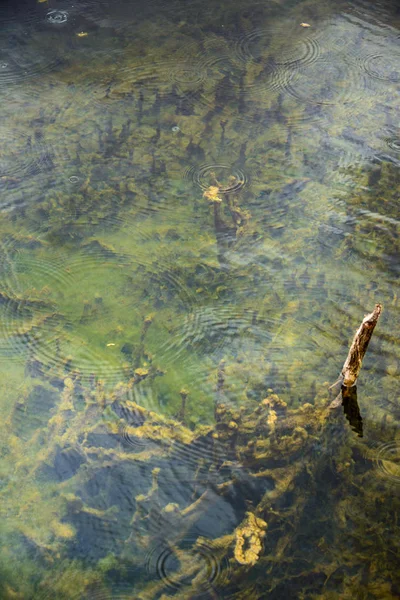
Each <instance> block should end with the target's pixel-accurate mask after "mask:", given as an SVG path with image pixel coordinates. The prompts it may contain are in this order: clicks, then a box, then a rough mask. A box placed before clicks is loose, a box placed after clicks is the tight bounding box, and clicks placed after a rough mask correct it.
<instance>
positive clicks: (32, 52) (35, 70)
mask: <svg viewBox="0 0 400 600" xmlns="http://www.w3.org/2000/svg"><path fill="white" fill-rule="evenodd" d="M15 38H16V39H15V40H14V43H13V44H12V45H9V44H7V43H6V42H4V41H3V43H2V44H1V42H0V44H1V46H0V89H1V88H3V89H4V88H6V87H7V86H9V85H11V84H14V83H15V84H17V83H19V82H22V81H27V80H29V79H33V78H39V77H43V76H45V75H47V74H49V73H51V72H54V71H57V70H58V69H59V68H60V67H61V65H62V64H63V61H62V58H61V56H60V55H59V53H58V52H57V51H54V48H53V49H50V48H49V47H46V44H45V43H41V44H39V43H36V42H33V41H31V40H30V41H29V42H28V41H27V40H26V39H24V37H23V36H21V34H18V35H17V34H16V35H15ZM2 91H3V90H2Z"/></svg>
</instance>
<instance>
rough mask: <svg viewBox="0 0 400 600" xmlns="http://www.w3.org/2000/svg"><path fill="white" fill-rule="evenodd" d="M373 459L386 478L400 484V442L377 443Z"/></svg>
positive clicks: (380, 472)
mask: <svg viewBox="0 0 400 600" xmlns="http://www.w3.org/2000/svg"><path fill="white" fill-rule="evenodd" d="M373 460H374V462H375V465H376V468H377V470H378V472H379V474H380V475H381V476H382V477H384V478H385V479H387V480H389V481H391V482H392V483H395V484H397V485H400V443H399V442H396V441H394V440H393V441H392V442H385V443H383V444H377V445H376V446H375V448H374V451H373Z"/></svg>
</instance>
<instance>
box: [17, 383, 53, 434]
mask: <svg viewBox="0 0 400 600" xmlns="http://www.w3.org/2000/svg"><path fill="white" fill-rule="evenodd" d="M22 393H23V392H22V390H21V398H20V400H19V401H18V403H17V404H16V405H15V407H14V410H13V413H12V418H11V422H12V427H13V431H14V432H15V434H16V435H17V436H18V437H20V438H21V439H23V440H24V441H28V440H29V439H30V438H31V436H32V434H33V433H34V432H35V431H36V430H37V429H40V428H42V427H45V426H46V424H47V422H48V421H49V418H50V416H51V412H50V411H51V410H52V409H53V408H54V406H55V405H56V403H57V401H58V400H59V396H58V394H57V392H56V391H55V390H53V389H49V388H47V387H44V386H42V385H36V386H35V387H34V388H33V389H32V391H31V392H30V393H29V395H28V396H27V397H26V398H25V399H24V398H23V397H22Z"/></svg>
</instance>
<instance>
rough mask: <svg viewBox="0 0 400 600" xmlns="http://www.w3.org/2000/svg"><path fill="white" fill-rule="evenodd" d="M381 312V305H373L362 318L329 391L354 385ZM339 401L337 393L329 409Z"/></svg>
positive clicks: (339, 395)
mask: <svg viewBox="0 0 400 600" xmlns="http://www.w3.org/2000/svg"><path fill="white" fill-rule="evenodd" d="M381 312H382V305H381V304H375V308H374V310H373V311H372V313H370V314H369V315H366V316H365V317H364V319H363V321H362V323H361V325H360V327H359V328H358V329H357V331H356V333H355V336H354V338H353V342H352V344H351V346H350V350H349V353H348V355H347V358H346V360H345V362H344V365H343V368H342V371H341V373H340V375H339V378H338V379H337V381H335V383H334V384H333V385H332V386H331V389H333V390H335V391H339V390H341V389H342V387H344V388H350V387H352V386H354V385H355V384H356V381H357V379H358V375H359V373H360V369H361V365H362V361H363V359H364V356H365V353H366V351H367V348H368V344H369V341H370V339H371V337H372V334H373V331H374V329H375V325H376V324H377V322H378V319H379V317H380V315H381ZM341 400H342V394H341V392H340V391H339V394H338V395H337V396H336V398H335V400H333V402H332V403H331V405H330V407H331V408H336V407H337V406H340V404H341Z"/></svg>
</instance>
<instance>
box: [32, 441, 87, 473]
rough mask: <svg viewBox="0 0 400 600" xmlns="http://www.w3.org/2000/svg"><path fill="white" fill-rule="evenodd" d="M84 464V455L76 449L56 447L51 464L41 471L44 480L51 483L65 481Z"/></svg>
mask: <svg viewBox="0 0 400 600" xmlns="http://www.w3.org/2000/svg"><path fill="white" fill-rule="evenodd" d="M85 463H86V457H85V455H84V454H83V453H82V452H80V451H79V449H77V448H73V447H64V448H61V447H60V446H57V448H56V449H55V452H54V457H53V460H52V464H49V463H47V464H45V465H44V466H43V467H42V469H41V474H43V475H44V476H45V477H46V479H48V480H51V481H53V482H54V481H58V482H61V481H67V480H68V479H71V477H73V476H74V475H76V473H77V472H78V471H79V469H80V467H81V466H82V465H83V464H85Z"/></svg>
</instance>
